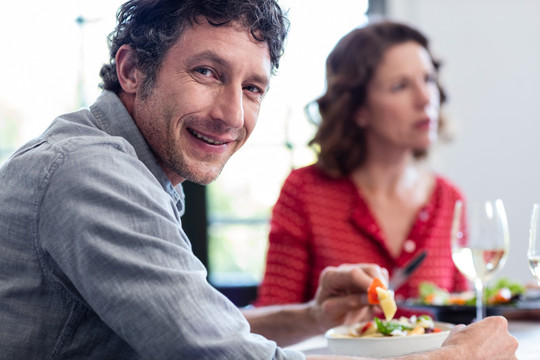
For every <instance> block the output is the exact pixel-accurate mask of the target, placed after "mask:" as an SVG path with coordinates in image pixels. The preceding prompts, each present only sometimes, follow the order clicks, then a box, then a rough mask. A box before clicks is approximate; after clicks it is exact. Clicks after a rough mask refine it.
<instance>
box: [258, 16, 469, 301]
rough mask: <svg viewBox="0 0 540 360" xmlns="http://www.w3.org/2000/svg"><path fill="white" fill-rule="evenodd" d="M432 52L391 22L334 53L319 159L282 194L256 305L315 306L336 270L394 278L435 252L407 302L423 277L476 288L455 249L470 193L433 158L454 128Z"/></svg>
mask: <svg viewBox="0 0 540 360" xmlns="http://www.w3.org/2000/svg"><path fill="white" fill-rule="evenodd" d="M428 45H429V44H428V40H427V38H426V37H425V36H424V35H422V34H421V33H420V32H418V31H417V30H415V29H413V28H411V27H409V26H407V25H404V24H399V23H395V22H389V21H385V22H380V23H375V24H371V25H368V26H366V27H363V28H358V29H355V30H353V31H351V32H350V33H349V34H347V35H346V36H345V37H343V38H342V39H341V40H340V41H339V43H338V44H337V45H336V47H335V48H334V50H333V51H332V52H331V53H330V55H329V57H328V59H327V62H326V66H327V68H326V80H327V90H326V93H325V94H324V95H323V96H322V97H320V98H319V99H318V100H317V101H316V104H317V105H318V109H319V113H320V115H321V116H320V118H321V120H320V124H319V128H318V131H317V133H316V134H315V137H314V139H313V140H312V141H311V145H314V146H315V148H316V149H318V161H317V162H316V164H313V165H311V166H308V167H305V168H301V169H298V170H295V171H293V172H292V173H291V174H290V175H289V177H288V178H287V179H286V181H285V184H284V186H283V188H282V190H281V194H280V197H279V199H278V202H277V203H276V205H275V207H274V209H273V215H272V220H271V228H270V237H269V249H268V253H267V259H266V271H265V275H264V279H263V281H262V283H261V286H260V288H259V294H258V298H257V300H256V302H255V305H257V306H260V305H270V304H283V303H300V302H305V301H309V300H310V299H312V298H313V296H314V292H315V290H316V289H317V284H318V279H319V274H320V272H321V271H322V270H323V269H324V268H325V267H327V266H337V265H339V264H343V263H376V264H379V265H381V266H383V267H385V268H387V269H388V271H389V272H390V274H392V272H393V269H395V268H396V267H399V266H401V265H403V264H405V263H406V262H407V261H408V260H410V259H411V258H412V257H414V256H415V255H416V254H417V253H418V252H420V251H422V250H423V249H426V250H427V251H428V256H427V257H426V259H425V261H424V262H423V263H422V265H421V266H420V267H419V268H418V269H417V271H416V272H415V273H414V274H413V275H412V276H411V278H410V279H409V280H408V282H407V283H406V284H405V285H404V286H402V287H401V288H400V289H398V290H397V292H396V297H404V298H410V297H416V296H417V295H418V285H419V284H420V283H421V282H423V281H431V282H434V283H435V284H437V285H438V286H440V287H442V288H445V289H447V290H449V291H462V290H465V289H467V288H468V282H467V280H466V279H465V278H464V277H463V276H462V275H461V274H460V273H459V272H458V270H457V269H456V267H455V266H454V264H453V262H452V256H451V249H450V227H451V223H452V214H453V209H454V204H455V201H456V200H457V199H463V196H462V194H461V193H460V191H459V189H457V188H456V186H454V185H453V184H452V183H450V182H449V181H448V180H447V179H445V178H443V177H441V176H440V175H437V174H435V173H434V172H433V171H432V170H431V169H430V168H429V167H428V166H427V164H426V162H425V158H426V155H427V152H428V150H429V148H430V147H431V146H432V145H433V144H434V143H435V142H436V141H437V139H438V138H439V136H440V135H441V134H442V130H444V121H443V120H442V118H441V114H440V106H441V104H442V103H444V101H445V94H444V92H443V90H442V88H441V86H440V84H439V82H438V69H439V63H438V62H437V61H435V59H434V58H433V57H432V55H431V53H430V51H429V47H428Z"/></svg>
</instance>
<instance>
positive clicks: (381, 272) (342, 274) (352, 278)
mask: <svg viewBox="0 0 540 360" xmlns="http://www.w3.org/2000/svg"><path fill="white" fill-rule="evenodd" d="M375 277H378V278H380V279H381V280H383V281H385V282H386V283H388V271H387V270H386V269H383V268H381V267H380V266H378V265H375V264H342V265H340V266H339V267H329V268H326V269H325V270H323V272H322V274H321V278H320V279H321V283H320V285H321V287H322V288H323V289H325V290H326V291H328V292H329V293H332V294H336V295H338V294H350V293H364V292H366V291H367V289H368V287H369V285H371V282H372V281H373V278H375Z"/></svg>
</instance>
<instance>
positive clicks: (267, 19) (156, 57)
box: [100, 0, 289, 97]
mask: <svg viewBox="0 0 540 360" xmlns="http://www.w3.org/2000/svg"><path fill="white" fill-rule="evenodd" d="M201 19H206V20H207V21H208V22H209V23H210V24H212V25H214V26H221V25H226V24H229V23H231V22H233V21H234V22H239V23H240V24H242V25H243V26H244V27H245V28H246V29H249V31H250V32H251V34H252V35H253V37H254V38H255V39H256V40H258V41H265V42H266V43H267V44H268V48H269V50H270V59H271V61H272V74H275V71H276V69H277V68H278V67H279V60H280V58H281V56H282V55H283V51H284V50H283V48H284V42H285V39H286V37H287V32H288V30H289V21H288V19H287V18H286V14H284V13H283V11H282V9H281V7H280V6H279V5H278V3H277V0H130V1H127V2H126V3H124V4H123V5H122V6H121V7H120V8H119V10H118V14H117V21H118V23H117V26H116V28H115V29H114V31H113V32H112V33H111V34H110V35H109V38H108V40H109V48H110V61H109V63H108V64H105V65H103V67H102V68H101V71H100V76H101V78H102V79H103V83H102V84H101V85H100V86H101V88H103V89H105V90H111V91H113V92H115V93H117V94H119V93H120V92H121V91H122V87H121V86H120V83H119V81H118V75H117V73H116V62H115V57H116V53H117V51H118V49H119V48H120V47H121V46H122V45H124V44H127V45H129V46H131V48H132V49H133V50H134V53H135V57H136V59H134V60H135V62H136V64H137V67H138V68H139V69H140V70H141V71H142V72H143V73H144V74H145V79H144V82H143V85H142V89H141V90H142V91H141V95H142V96H143V97H146V96H148V95H149V93H150V91H151V90H152V88H153V87H154V82H155V79H156V74H157V72H158V70H159V68H160V66H161V64H162V62H163V59H164V57H165V55H166V53H167V51H168V50H169V49H170V48H171V47H172V46H173V45H174V44H175V43H176V41H177V40H178V39H179V38H180V37H181V36H182V34H183V33H184V31H185V29H186V28H187V27H188V26H193V25H194V24H197V23H200V21H201Z"/></svg>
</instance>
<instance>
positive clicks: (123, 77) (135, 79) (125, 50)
mask: <svg viewBox="0 0 540 360" xmlns="http://www.w3.org/2000/svg"><path fill="white" fill-rule="evenodd" d="M115 60H116V73H117V75H118V81H119V82H120V86H121V87H122V90H124V92H125V93H127V94H136V93H137V90H138V89H139V87H140V86H141V84H140V82H141V80H142V76H141V73H140V71H139V70H138V69H137V66H136V64H135V54H134V53H133V49H132V48H131V46H129V45H122V46H121V47H120V48H119V49H118V51H117V52H116V57H115Z"/></svg>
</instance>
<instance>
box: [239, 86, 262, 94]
mask: <svg viewBox="0 0 540 360" xmlns="http://www.w3.org/2000/svg"><path fill="white" fill-rule="evenodd" d="M244 89H246V90H247V91H249V92H252V93H255V94H262V93H263V91H262V90H261V89H260V88H258V87H257V86H253V85H249V86H244Z"/></svg>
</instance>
